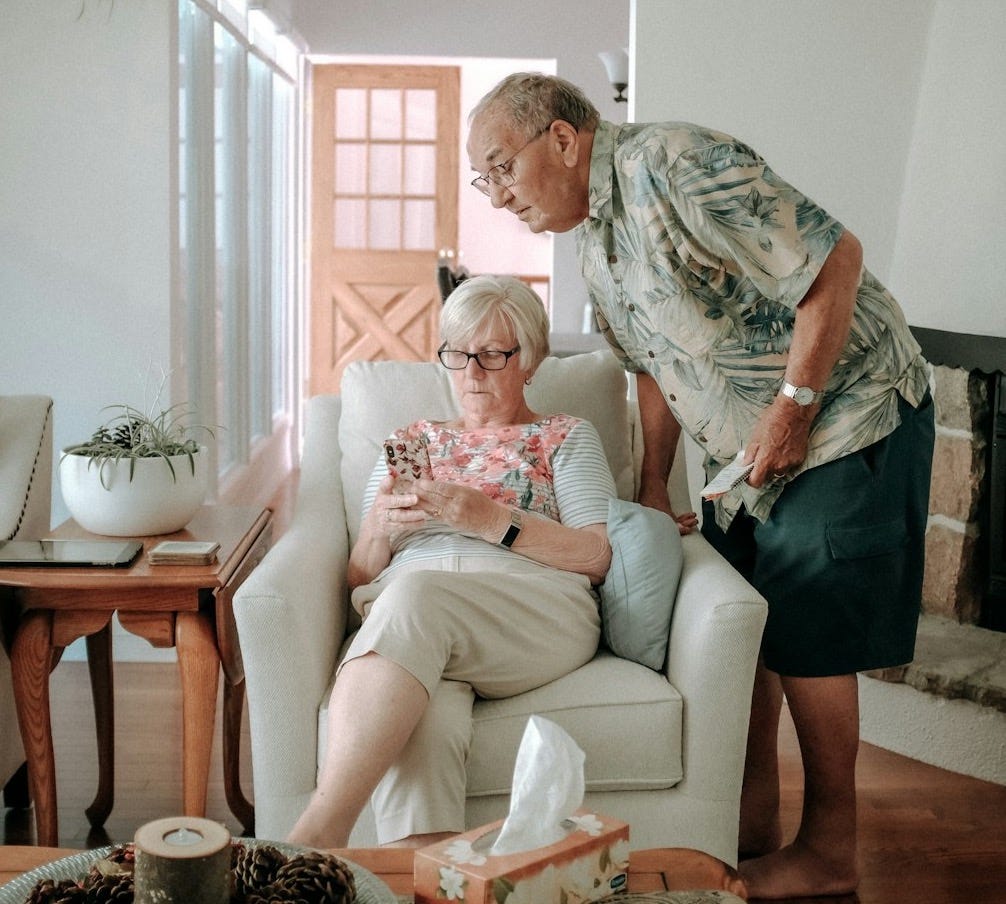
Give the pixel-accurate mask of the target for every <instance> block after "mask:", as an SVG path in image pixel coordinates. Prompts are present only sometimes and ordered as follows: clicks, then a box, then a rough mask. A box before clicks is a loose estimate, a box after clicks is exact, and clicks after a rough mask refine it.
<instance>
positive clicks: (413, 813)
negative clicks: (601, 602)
mask: <svg viewBox="0 0 1006 904" xmlns="http://www.w3.org/2000/svg"><path fill="white" fill-rule="evenodd" d="M353 605H354V607H355V608H356V609H357V611H360V612H361V613H363V614H364V621H363V625H362V626H361V628H360V630H359V631H358V632H357V633H356V635H355V637H354V638H353V640H352V642H351V643H350V645H349V648H348V650H347V651H346V655H345V657H344V658H343V661H342V663H341V664H340V666H339V668H340V670H341V669H342V668H344V667H345V665H346V663H348V662H350V661H351V660H353V659H355V658H357V657H359V656H363V655H364V654H366V653H370V652H374V653H378V654H380V655H381V656H384V657H386V658H388V659H390V660H392V661H393V662H396V663H397V664H398V665H400V666H401V667H402V668H404V669H406V670H407V671H409V672H410V673H411V674H412V675H414V676H415V677H416V678H417V679H418V680H419V681H420V682H421V683H422V684H423V686H424V687H425V688H426V690H427V692H428V693H429V703H428V704H427V707H426V710H425V711H424V713H423V715H422V717H421V718H420V721H419V723H418V725H417V726H416V729H415V731H414V732H413V733H412V736H411V737H410V738H409V741H408V742H407V744H406V746H405V749H404V750H403V751H402V753H401V755H400V756H399V758H398V760H397V761H396V762H395V763H394V764H393V765H392V766H391V768H390V769H389V770H388V772H387V773H386V774H385V776H384V778H383V779H382V780H381V782H380V783H379V784H378V786H377V788H376V789H375V791H374V793H373V795H372V797H371V803H372V805H373V808H374V815H375V817H376V823H377V836H378V840H379V842H380V843H381V844H386V843H388V842H390V841H397V840H399V839H401V838H406V837H408V836H409V835H417V834H428V833H431V832H462V831H464V828H465V824H464V823H465V786H466V769H465V763H466V760H467V757H468V750H469V747H470V745H471V736H472V703H473V702H474V700H475V695H476V694H477V695H479V696H481V697H510V696H513V695H515V694H520V693H523V692H524V691H528V690H531V689H532V688H535V687H540V686H541V685H543V684H547V683H548V682H549V681H554V680H555V679H556V678H559V677H561V676H563V675H566V674H569V673H570V672H572V671H574V670H575V669H577V668H579V667H580V666H581V665H583V664H584V663H586V662H589V661H590V659H591V658H592V657H593V656H594V654H595V652H596V651H597V645H598V642H599V639H600V629H601V619H600V615H599V612H598V605H597V599H596V597H595V595H594V593H593V592H592V590H591V587H590V581H589V580H588V578H587V577H585V576H584V575H579V574H574V573H572V572H568V571H559V570H556V569H554V568H548V567H546V566H543V565H539V564H538V563H536V562H532V561H530V560H529V559H509V558H500V557H491V556H486V557H480V556H465V557H457V556H449V557H444V558H441V559H436V560H425V561H423V562H419V563H415V564H414V565H410V566H404V567H402V568H399V569H396V570H395V571H394V572H393V573H392V574H390V575H388V576H387V577H386V578H385V579H383V580H381V581H375V582H374V583H371V584H366V585H364V586H361V587H358V588H356V590H355V591H354V592H353ZM336 680H338V679H336ZM361 703H365V701H361ZM373 703H375V704H377V705H379V704H380V701H373Z"/></svg>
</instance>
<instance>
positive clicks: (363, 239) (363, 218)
mask: <svg viewBox="0 0 1006 904" xmlns="http://www.w3.org/2000/svg"><path fill="white" fill-rule="evenodd" d="M333 220H334V227H335V229H334V232H335V235H333V236H332V242H333V243H334V246H335V247H336V248H366V247H367V228H366V227H367V202H366V201H362V200H358V199H356V198H336V199H335V211H334V215H333Z"/></svg>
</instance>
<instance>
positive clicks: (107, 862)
mask: <svg viewBox="0 0 1006 904" xmlns="http://www.w3.org/2000/svg"><path fill="white" fill-rule="evenodd" d="M135 867H136V846H135V845H134V844H132V842H130V843H129V844H122V845H119V846H118V847H116V848H113V849H112V850H111V851H109V852H108V853H107V854H106V855H105V856H104V857H102V858H101V859H100V860H95V861H94V863H92V864H91V868H90V869H89V870H88V871H87V876H85V877H84V887H85V888H90V887H91V886H92V885H94V884H95V883H96V882H99V881H100V880H101V879H103V878H104V877H105V876H132V875H133V870H134V869H135Z"/></svg>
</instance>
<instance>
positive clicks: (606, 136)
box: [587, 120, 617, 222]
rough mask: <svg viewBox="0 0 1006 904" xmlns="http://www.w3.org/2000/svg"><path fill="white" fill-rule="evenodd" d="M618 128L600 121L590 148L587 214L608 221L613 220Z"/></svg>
mask: <svg viewBox="0 0 1006 904" xmlns="http://www.w3.org/2000/svg"><path fill="white" fill-rule="evenodd" d="M616 128H617V127H616V126H615V125H614V124H613V123H610V122H605V121H604V120H602V121H601V122H599V123H598V124H597V129H596V130H595V132H594V143H593V145H592V147H591V150H590V182H589V185H588V188H587V193H588V202H589V205H590V208H589V211H588V214H587V215H588V216H590V217H594V218H595V219H599V220H607V221H608V222H611V220H612V205H611V196H612V193H613V191H614V185H613V180H614V175H615V129H616Z"/></svg>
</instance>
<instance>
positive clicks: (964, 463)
mask: <svg viewBox="0 0 1006 904" xmlns="http://www.w3.org/2000/svg"><path fill="white" fill-rule="evenodd" d="M913 332H914V333H915V335H916V338H917V339H918V340H919V342H920V344H921V345H922V349H923V353H924V354H925V356H926V358H927V359H928V360H929V361H930V362H931V363H932V364H933V365H934V381H933V399H934V402H935V406H936V446H935V449H934V454H933V478H932V484H931V491H930V505H929V526H928V529H927V534H926V570H925V575H924V579H923V589H922V596H923V607H922V608H923V614H922V618H921V620H920V624H919V634H918V641H917V644H916V656H915V659H914V661H913V662H912V663H910V664H909V665H906V666H901V667H898V668H894V669H886V670H879V671H876V672H869V673H865V674H864V675H863V676H861V678H860V690H861V712H862V715H861V722H862V725H861V730H862V736H863V739H864V740H866V741H868V742H872V743H876V744H878V745H879V746H882V747H886V748H888V749H891V750H896V751H897V752H899V753H903V754H906V755H908V756H912V757H913V758H915V759H920V760H923V761H924V762H929V763H933V764H934V765H937V766H941V767H943V768H948V769H952V770H954V771H958V772H964V773H967V774H969V775H975V776H977V777H979V778H984V779H987V780H989V781H995V782H998V783H1000V784H1006V633H1003V632H1004V631H1006V448H1004V447H1006V391H1004V383H1006V380H1004V373H1006V338H1002V339H1000V338H997V337H988V336H973V335H965V334H959V333H945V332H942V331H938V330H926V329H921V328H914V329H913ZM991 628H995V629H997V630H991Z"/></svg>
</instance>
